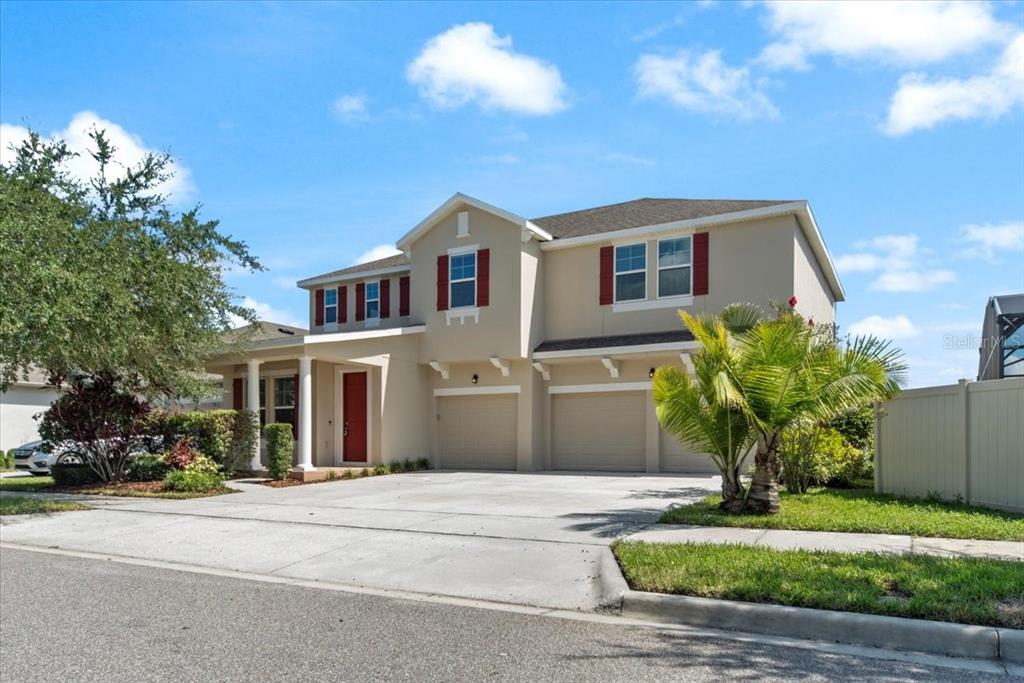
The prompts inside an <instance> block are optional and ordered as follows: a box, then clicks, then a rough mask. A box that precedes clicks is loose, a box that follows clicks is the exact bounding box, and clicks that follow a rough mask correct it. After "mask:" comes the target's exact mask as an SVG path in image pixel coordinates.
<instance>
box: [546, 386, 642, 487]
mask: <svg viewBox="0 0 1024 683" xmlns="http://www.w3.org/2000/svg"><path fill="white" fill-rule="evenodd" d="M646 410H647V404H646V394H645V393H644V392H642V391H622V392H608V393H603V394H599V393H592V394H591V393H587V394H558V395H555V396H552V397H551V423H552V434H551V437H552V438H551V450H552V466H553V467H554V468H555V469H565V470H612V471H642V470H643V469H644V430H645V420H646Z"/></svg>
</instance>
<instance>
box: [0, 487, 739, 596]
mask: <svg viewBox="0 0 1024 683" xmlns="http://www.w3.org/2000/svg"><path fill="white" fill-rule="evenodd" d="M718 486H719V484H718V478H717V477H710V476H694V477H686V476H678V475H655V476H644V475H636V476H630V475H604V474H565V473H537V474H517V473H483V472H451V471H431V472H420V473H410V474H400V475H389V476H384V477H373V478H369V479H359V480H355V481H338V482H330V483H322V484H311V485H306V486H296V487H291V488H285V489H271V488H267V487H264V486H259V485H257V484H240V485H238V487H239V488H240V489H242V492H241V493H236V494H232V495H226V496H218V497H215V498H205V499H197V500H188V501H169V500H149V499H103V500H101V501H99V505H100V507H98V508H97V509H96V510H91V511H87V512H74V513H65V514H59V515H49V516H31V517H19V518H13V519H12V518H10V517H7V518H4V519H3V523H2V525H0V541H3V542H5V543H12V544H21V545H35V546H44V547H50V548H53V547H59V548H62V549H69V550H76V551H86V552H92V553H99V554H104V555H112V556H121V557H132V558H141V559H147V560H158V561H162V562H173V563H177V564H183V565H197V566H201V567H208V568H216V569H224V570H230V571H239V572H250V573H258V574H269V575H274V576H281V577H290V578H298V579H307V580H317V581H327V582H332V583H340V584H350V585H359V586H368V587H372V588H380V589H392V590H401V591H413V592H421V593H435V594H443V595H452V596H458V597H465V598H476V599H484V600H492V601H499V602H510V603H516V604H526V605H533V606H538V607H551V608H570V609H595V608H597V607H599V606H600V605H601V604H603V603H604V602H605V601H607V600H609V599H611V598H612V597H614V596H613V594H612V593H613V592H614V590H615V589H616V588H617V586H618V585H620V584H618V570H617V568H615V565H614V559H613V558H612V555H611V551H610V550H609V549H608V546H609V545H610V544H611V542H612V541H614V540H615V539H616V538H619V537H621V536H624V535H626V534H629V533H631V532H633V531H636V530H638V529H641V528H643V527H645V526H647V525H649V524H652V523H653V522H655V521H656V520H657V518H658V516H659V515H660V514H661V512H662V511H663V510H664V509H665V508H666V507H668V505H670V504H671V503H674V502H689V501H692V500H695V499H696V498H699V497H701V496H703V495H706V494H707V493H708V492H711V491H714V490H716V489H717V488H718ZM90 500H92V499H90Z"/></svg>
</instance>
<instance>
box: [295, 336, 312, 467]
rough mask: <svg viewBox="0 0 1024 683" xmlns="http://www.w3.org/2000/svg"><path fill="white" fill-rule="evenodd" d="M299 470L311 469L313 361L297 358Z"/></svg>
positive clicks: (307, 358) (305, 357)
mask: <svg viewBox="0 0 1024 683" xmlns="http://www.w3.org/2000/svg"><path fill="white" fill-rule="evenodd" d="M298 390H299V466H298V467H299V469H300V470H312V469H316V468H315V467H313V359H312V358H311V357H310V356H302V357H301V358H299V386H298Z"/></svg>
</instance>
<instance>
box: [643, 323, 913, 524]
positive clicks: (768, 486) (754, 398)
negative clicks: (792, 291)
mask: <svg viewBox="0 0 1024 683" xmlns="http://www.w3.org/2000/svg"><path fill="white" fill-rule="evenodd" d="M681 317H682V319H683V322H684V323H685V324H686V326H687V327H688V328H689V329H690V331H691V332H692V333H693V336H694V339H696V340H697V341H698V342H699V343H700V344H701V347H702V348H701V350H700V351H699V352H698V353H696V354H695V357H694V367H695V369H696V367H697V365H698V360H699V362H700V364H701V365H702V366H704V365H709V366H710V367H711V370H710V371H708V370H705V371H703V376H702V375H701V374H697V376H696V381H695V382H693V381H685V382H684V381H681V380H680V379H679V375H681V373H676V374H671V373H668V372H664V373H663V376H664V378H665V379H664V383H665V384H666V385H665V386H663V387H661V389H656V397H655V402H656V404H657V411H658V416H659V419H660V418H661V417H662V415H664V416H665V417H666V419H665V420H664V421H663V422H662V424H663V425H665V428H666V429H667V430H669V431H670V433H672V434H674V435H675V436H676V437H677V438H682V439H684V440H687V441H692V442H693V443H699V442H698V441H696V440H694V437H695V436H697V430H696V429H691V428H690V427H686V426H685V425H686V424H687V423H688V422H687V421H685V420H682V419H680V418H679V417H678V415H676V413H678V412H681V411H684V410H686V409H687V408H686V405H687V402H689V405H690V407H692V406H693V400H692V396H691V394H692V393H697V389H696V388H697V387H701V391H700V392H699V393H700V394H701V396H702V399H701V400H702V401H704V402H706V403H708V409H707V411H706V412H707V413H711V414H713V413H715V412H717V411H723V410H728V411H732V412H730V414H733V413H737V414H739V415H742V417H743V419H744V421H745V422H746V424H747V426H748V428H749V430H750V431H751V432H752V438H753V441H754V443H755V444H756V448H757V450H756V453H755V456H754V476H753V479H752V480H751V483H750V491H749V492H748V494H747V499H746V506H745V507H746V508H747V509H749V510H751V511H754V512H762V513H776V512H778V510H779V494H778V489H777V488H776V484H775V468H776V457H775V454H776V451H777V450H778V446H779V439H780V436H781V434H782V432H783V431H784V430H785V429H786V428H788V427H790V426H792V425H794V424H796V423H799V422H802V421H807V420H813V421H815V422H823V421H826V420H830V419H832V418H835V417H837V416H839V415H842V414H844V413H846V412H848V411H850V410H853V409H856V408H859V407H861V406H864V405H869V404H872V403H876V402H879V401H882V400H885V399H888V398H891V397H892V396H894V395H895V394H896V393H897V392H898V391H899V385H900V383H901V382H902V378H903V373H904V372H905V370H906V366H905V365H904V364H903V360H902V352H901V351H900V350H899V349H895V348H893V347H891V346H890V344H889V342H887V341H881V340H879V339H876V338H875V337H857V338H853V339H849V340H847V341H846V342H844V343H842V344H839V343H836V341H835V340H834V339H833V337H832V334H831V333H830V332H825V331H824V330H822V329H820V328H816V327H815V326H814V325H813V324H808V323H807V322H806V321H805V320H804V319H803V318H802V317H801V316H800V315H799V314H797V313H795V312H793V311H779V313H778V314H777V315H776V316H775V317H771V318H765V317H761V316H760V315H759V313H758V312H757V309H756V308H754V307H751V306H749V305H746V304H741V305H733V306H730V307H728V308H727V309H726V310H725V311H723V313H721V314H719V315H718V316H702V317H699V318H697V317H694V316H691V315H690V314H688V313H685V312H683V313H682V314H681ZM737 321H738V322H737ZM705 354H707V355H708V357H709V358H708V359H704V355H705ZM656 377H657V375H656ZM669 382H671V384H669ZM656 387H657V384H656ZM688 392H689V393H688ZM659 397H660V399H661V402H660V403H659ZM683 397H686V398H683ZM711 401H713V403H714V404H715V405H716V406H717V407H716V408H714V409H713V410H712V409H711V407H710V405H711ZM675 403H678V404H680V405H679V406H678V407H676V406H674V405H670V404H675ZM669 418H672V419H669ZM704 419H705V418H703V417H699V418H695V419H694V420H691V421H690V422H695V421H697V420H700V421H703V420H704ZM673 427H674V429H673ZM705 431H706V429H705ZM702 445H704V446H705V447H706V445H707V444H706V443H705V444H702ZM725 476H726V473H725V472H723V486H724V479H725ZM730 476H731V475H730ZM723 492H724V491H723ZM733 507H734V508H735V505H734V506H733Z"/></svg>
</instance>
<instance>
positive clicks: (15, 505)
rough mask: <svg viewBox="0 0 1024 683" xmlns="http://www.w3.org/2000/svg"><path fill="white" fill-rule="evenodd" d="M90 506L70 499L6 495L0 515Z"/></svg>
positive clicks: (68, 510) (70, 509) (58, 510)
mask: <svg viewBox="0 0 1024 683" xmlns="http://www.w3.org/2000/svg"><path fill="white" fill-rule="evenodd" d="M88 509H89V506H88V505H84V504H82V503H77V502H75V501H70V500H47V499H45V498H29V497H27V496H24V497H23V496H6V497H3V498H0V515H30V514H38V513H41V512H70V511H72V510H88Z"/></svg>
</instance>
